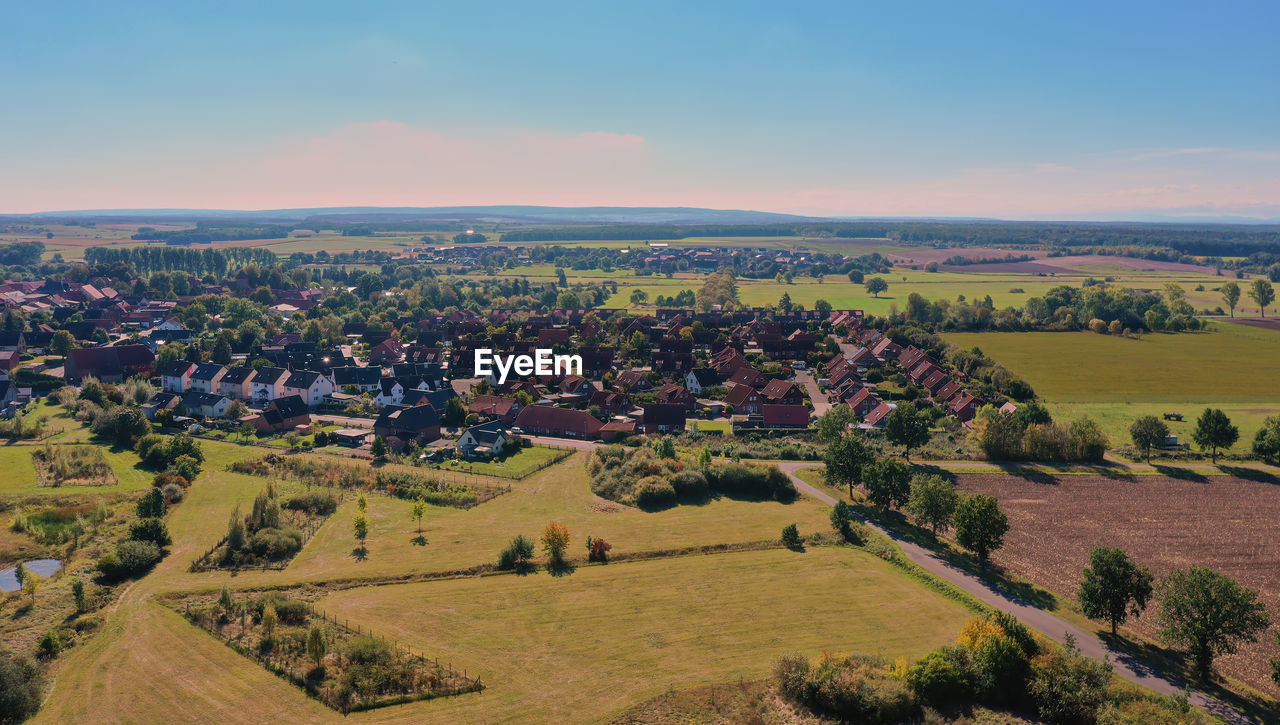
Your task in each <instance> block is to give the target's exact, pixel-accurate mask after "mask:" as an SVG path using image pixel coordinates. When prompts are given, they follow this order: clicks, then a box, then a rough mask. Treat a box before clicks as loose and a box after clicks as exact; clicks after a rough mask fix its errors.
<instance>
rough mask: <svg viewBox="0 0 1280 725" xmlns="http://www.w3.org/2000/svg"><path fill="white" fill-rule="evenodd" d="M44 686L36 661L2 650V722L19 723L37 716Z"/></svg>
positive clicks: (0, 662)
mask: <svg viewBox="0 0 1280 725" xmlns="http://www.w3.org/2000/svg"><path fill="white" fill-rule="evenodd" d="M43 686H44V679H43V678H42V677H41V676H40V668H39V667H38V666H36V664H35V663H34V662H32V661H31V660H30V659H28V658H26V657H21V656H17V655H12V654H10V653H9V652H7V651H5V650H3V649H0V722H5V723H10V722H13V723H18V722H22V721H23V720H26V719H27V718H29V717H31V716H32V715H34V714H35V712H36V710H38V709H40V691H41V690H42V689H43Z"/></svg>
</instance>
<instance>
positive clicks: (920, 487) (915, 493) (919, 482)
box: [907, 475, 960, 536]
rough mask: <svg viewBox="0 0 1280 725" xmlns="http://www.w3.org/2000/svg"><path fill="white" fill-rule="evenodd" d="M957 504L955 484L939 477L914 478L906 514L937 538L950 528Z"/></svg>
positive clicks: (957, 496)
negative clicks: (927, 528)
mask: <svg viewBox="0 0 1280 725" xmlns="http://www.w3.org/2000/svg"><path fill="white" fill-rule="evenodd" d="M959 502H960V494H959V493H957V492H956V487H955V484H953V483H951V482H950V481H948V480H946V479H944V478H943V477H941V476H934V475H922V476H916V477H915V479H914V480H912V482H911V496H910V497H909V498H908V499H907V513H909V514H911V515H912V516H913V517H914V518H915V520H916V522H917V523H919V524H922V525H924V526H928V527H929V529H930V530H931V531H933V535H934V536H937V535H938V534H939V533H944V532H946V530H947V529H949V528H951V519H952V517H953V516H954V515H955V512H956V505H957V504H958V503H959Z"/></svg>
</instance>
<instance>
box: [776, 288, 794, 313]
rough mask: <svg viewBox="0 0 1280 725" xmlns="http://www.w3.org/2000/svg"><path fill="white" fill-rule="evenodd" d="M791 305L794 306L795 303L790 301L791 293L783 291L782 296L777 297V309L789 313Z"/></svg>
mask: <svg viewBox="0 0 1280 725" xmlns="http://www.w3.org/2000/svg"><path fill="white" fill-rule="evenodd" d="M793 307H795V305H794V304H792V302H791V293H790V292H783V293H782V297H780V298H778V309H780V310H782V311H783V312H785V313H787V314H788V315H789V314H791V310H792V308H793Z"/></svg>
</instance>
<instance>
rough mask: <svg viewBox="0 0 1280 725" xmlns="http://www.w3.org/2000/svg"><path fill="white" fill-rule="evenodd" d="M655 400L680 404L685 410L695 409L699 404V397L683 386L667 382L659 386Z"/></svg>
mask: <svg viewBox="0 0 1280 725" xmlns="http://www.w3.org/2000/svg"><path fill="white" fill-rule="evenodd" d="M655 402H657V403H659V404H661V405H679V406H681V407H682V408H684V409H685V410H693V409H694V408H695V407H696V406H697V404H698V399H697V396H695V395H694V394H693V393H691V392H689V391H688V390H687V389H686V388H684V387H683V386H681V385H676V384H675V383H667V384H665V385H663V386H662V387H660V388H658V393H657V396H656V397H655Z"/></svg>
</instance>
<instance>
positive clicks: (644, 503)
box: [636, 476, 676, 511]
mask: <svg viewBox="0 0 1280 725" xmlns="http://www.w3.org/2000/svg"><path fill="white" fill-rule="evenodd" d="M636 505H637V506H639V507H640V508H642V509H647V510H651V511H652V510H655V509H664V508H669V507H671V506H674V505H676V490H675V488H673V487H672V485H671V484H670V483H667V482H666V481H664V480H662V479H661V478H658V477H657V476H653V477H650V478H647V479H645V480H643V481H641V482H640V484H639V485H638V486H636Z"/></svg>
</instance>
